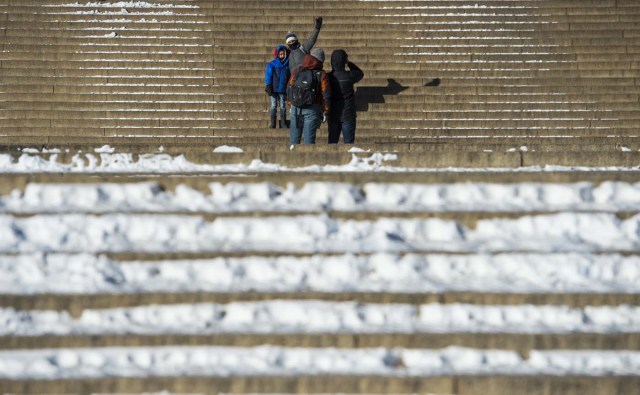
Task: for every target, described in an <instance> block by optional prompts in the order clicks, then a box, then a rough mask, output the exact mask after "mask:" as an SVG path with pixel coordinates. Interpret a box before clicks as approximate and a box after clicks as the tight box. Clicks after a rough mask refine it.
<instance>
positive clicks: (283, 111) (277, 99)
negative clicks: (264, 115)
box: [269, 93, 287, 119]
mask: <svg viewBox="0 0 640 395" xmlns="http://www.w3.org/2000/svg"><path fill="white" fill-rule="evenodd" d="M269 100H271V108H269V115H271V116H272V117H275V116H276V111H277V108H278V106H280V119H285V115H287V107H286V105H285V103H284V102H285V94H284V93H274V94H273V96H269Z"/></svg>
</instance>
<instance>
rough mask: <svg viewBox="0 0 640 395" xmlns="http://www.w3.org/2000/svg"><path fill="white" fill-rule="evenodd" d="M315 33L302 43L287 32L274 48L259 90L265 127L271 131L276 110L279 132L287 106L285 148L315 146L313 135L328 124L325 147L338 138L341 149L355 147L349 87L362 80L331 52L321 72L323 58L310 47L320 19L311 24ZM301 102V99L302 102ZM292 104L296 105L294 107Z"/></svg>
mask: <svg viewBox="0 0 640 395" xmlns="http://www.w3.org/2000/svg"><path fill="white" fill-rule="evenodd" d="M314 23H315V26H314V27H315V29H314V30H313V32H312V33H311V35H310V36H309V38H308V39H307V41H305V42H304V43H300V41H298V37H297V36H296V35H295V33H293V32H288V33H287V35H286V37H285V44H286V45H278V46H277V47H276V48H275V50H274V59H273V60H272V61H271V62H269V63H268V64H267V68H266V72H265V91H266V92H267V94H268V95H269V99H270V101H271V106H270V109H269V115H270V123H269V127H271V128H276V124H277V122H276V121H277V115H278V108H279V109H280V120H279V124H278V126H279V127H280V128H281V129H284V128H286V127H287V123H286V119H287V117H286V115H287V109H286V108H287V103H289V105H290V118H289V119H290V127H289V142H290V144H292V145H293V144H300V142H301V140H302V139H303V140H302V141H304V143H305V144H315V142H316V131H317V130H318V128H319V127H320V125H321V124H322V123H325V122H326V123H327V125H328V135H329V138H328V143H329V144H336V143H338V141H339V140H340V135H341V134H342V136H343V141H344V143H345V144H353V143H354V142H355V133H356V103H355V89H354V84H356V83H357V82H358V81H360V80H361V79H362V78H363V77H364V73H363V72H362V70H360V68H359V67H358V66H356V65H355V64H354V63H352V62H350V61H349V57H348V55H347V53H346V52H345V51H344V50H342V49H336V50H335V51H333V53H332V54H331V69H332V70H331V72H329V73H327V72H325V71H324V67H323V66H324V61H325V55H324V51H323V50H322V48H314V45H315V43H316V41H317V39H318V35H319V34H320V29H321V28H322V17H316V18H315V19H314ZM305 98H307V100H304V99H305ZM296 104H297V105H296Z"/></svg>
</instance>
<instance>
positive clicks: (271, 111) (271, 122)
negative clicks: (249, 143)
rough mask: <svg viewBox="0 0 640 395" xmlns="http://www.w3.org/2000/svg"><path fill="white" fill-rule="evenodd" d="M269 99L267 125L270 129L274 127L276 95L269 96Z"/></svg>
mask: <svg viewBox="0 0 640 395" xmlns="http://www.w3.org/2000/svg"><path fill="white" fill-rule="evenodd" d="M269 100H270V101H271V107H270V108H269V117H270V120H269V127H270V128H271V129H275V127H276V106H277V103H276V97H275V96H269Z"/></svg>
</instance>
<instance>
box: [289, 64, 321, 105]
mask: <svg viewBox="0 0 640 395" xmlns="http://www.w3.org/2000/svg"><path fill="white" fill-rule="evenodd" d="M317 74H320V71H318V70H308V69H300V70H298V71H297V72H296V75H295V77H294V79H293V83H292V84H291V85H288V86H287V98H288V99H289V101H290V102H291V104H292V105H294V106H296V107H304V106H309V105H312V104H314V103H315V102H316V98H317V97H318V91H319V88H320V87H319V85H320V84H319V81H320V78H319V76H318V75H317Z"/></svg>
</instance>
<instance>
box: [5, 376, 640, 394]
mask: <svg viewBox="0 0 640 395" xmlns="http://www.w3.org/2000/svg"><path fill="white" fill-rule="evenodd" d="M0 385H2V388H3V389H5V391H7V392H9V393H23V394H24V393H31V394H33V393H40V394H43V393H47V394H69V393H82V392H92V393H93V392H95V393H129V394H130V393H156V392H163V391H170V392H176V393H180V392H185V391H186V392H188V393H203V394H208V393H212V391H211V389H212V388H215V393H228V394H229V393H236V394H243V393H245V394H256V393H279V394H285V393H290V394H293V393H298V394H302V393H304V394H323V393H325V394H326V393H381V392H384V393H393V394H403V393H404V394H415V393H423V394H431V395H448V394H459V395H484V394H492V395H511V394H513V388H518V393H519V394H522V395H605V394H606V395H613V394H619V395H622V394H632V393H633V392H634V391H635V389H637V388H638V387H640V378H638V377H636V376H626V377H625V376H620V377H611V376H609V377H589V376H546V377H539V376H517V375H515V376H496V375H493V376H466V375H459V376H458V375H457V376H439V377H396V376H391V377H384V376H323V375H318V376H284V377H272V376H256V377H235V376H234V377H154V378H148V377H145V378H123V377H114V378H103V379H91V380H46V381H45V380H34V381H28V380H0Z"/></svg>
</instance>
